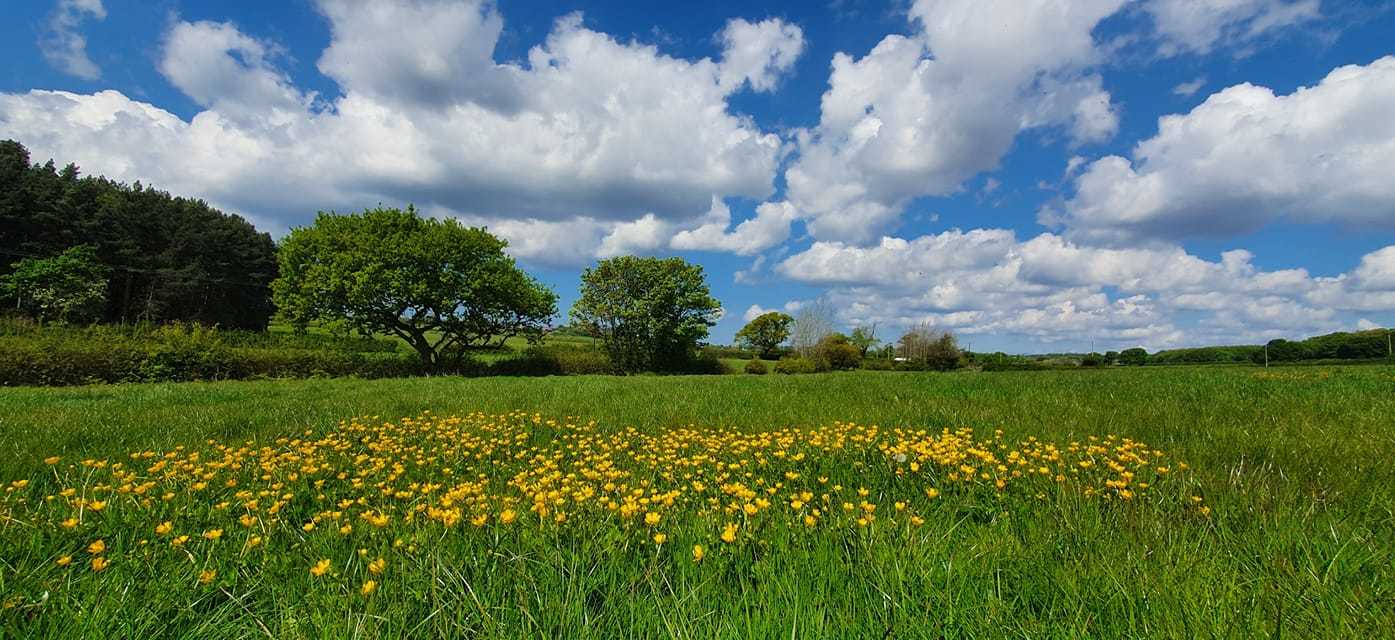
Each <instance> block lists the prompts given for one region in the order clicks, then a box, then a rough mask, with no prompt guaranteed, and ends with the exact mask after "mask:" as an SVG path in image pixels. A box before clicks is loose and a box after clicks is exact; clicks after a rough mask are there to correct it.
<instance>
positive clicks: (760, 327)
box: [736, 311, 794, 358]
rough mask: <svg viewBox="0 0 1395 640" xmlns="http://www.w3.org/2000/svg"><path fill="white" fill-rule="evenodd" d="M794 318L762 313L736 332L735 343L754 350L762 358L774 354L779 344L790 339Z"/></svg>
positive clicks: (777, 312)
mask: <svg viewBox="0 0 1395 640" xmlns="http://www.w3.org/2000/svg"><path fill="white" fill-rule="evenodd" d="M793 322H794V318H793V317H792V316H790V315H789V314H787V313H780V312H779V311H769V312H766V313H762V314H760V315H758V316H756V317H754V318H752V319H751V321H750V322H747V323H746V326H744V327H741V330H740V331H737V332H736V342H737V343H738V344H740V345H741V346H743V347H745V348H747V349H754V350H755V351H756V352H757V354H758V355H760V357H762V358H769V357H771V356H773V355H774V354H775V349H776V348H778V347H779V346H780V343H782V342H784V341H785V340H788V339H789V337H790V324H792V323H793Z"/></svg>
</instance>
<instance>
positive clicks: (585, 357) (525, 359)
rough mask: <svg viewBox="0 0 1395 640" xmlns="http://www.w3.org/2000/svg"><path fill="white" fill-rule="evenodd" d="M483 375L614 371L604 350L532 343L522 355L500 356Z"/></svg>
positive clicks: (599, 372)
mask: <svg viewBox="0 0 1395 640" xmlns="http://www.w3.org/2000/svg"><path fill="white" fill-rule="evenodd" d="M480 373H482V374H483V375H501V376H564V375H593V374H608V373H614V367H613V366H611V363H610V357H609V356H607V355H606V353H605V352H603V351H597V350H592V349H576V348H569V347H530V348H529V349H528V350H527V351H524V352H523V354H522V355H520V356H516V357H513V358H505V359H503V360H497V361H495V362H494V363H492V364H490V365H489V366H488V367H487V368H485V369H484V370H483V371H481V372H480Z"/></svg>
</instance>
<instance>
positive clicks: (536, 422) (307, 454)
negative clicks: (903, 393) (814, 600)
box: [0, 412, 1210, 597]
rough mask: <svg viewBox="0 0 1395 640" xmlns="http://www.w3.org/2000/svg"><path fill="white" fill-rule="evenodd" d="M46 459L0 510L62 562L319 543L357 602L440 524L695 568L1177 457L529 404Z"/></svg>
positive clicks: (215, 575) (100, 567)
mask: <svg viewBox="0 0 1395 640" xmlns="http://www.w3.org/2000/svg"><path fill="white" fill-rule="evenodd" d="M45 463H46V464H47V465H48V466H49V471H50V473H49V474H47V475H45V476H41V477H35V478H32V479H20V480H15V481H12V482H10V483H9V484H8V485H6V489H5V493H4V495H3V497H0V520H4V519H10V520H12V521H19V520H20V519H23V521H24V522H25V523H27V524H30V525H35V526H38V527H42V528H46V529H47V530H50V531H51V533H49V534H46V538H45V540H46V541H47V543H48V544H50V545H51V546H52V547H53V548H52V554H53V556H52V557H53V560H52V562H53V564H54V565H56V566H57V567H60V568H62V570H64V571H73V570H77V569H79V568H80V565H81V564H83V563H80V562H76V561H75V560H76V559H78V558H84V557H85V559H86V561H87V562H86V563H85V564H86V565H87V570H89V571H92V572H102V571H105V570H107V569H108V568H109V567H113V566H119V564H120V562H121V558H122V556H123V555H141V556H142V557H147V558H148V557H150V555H151V554H152V553H165V554H169V555H171V556H176V557H178V558H183V557H185V556H187V558H188V560H189V561H190V562H191V563H192V564H193V565H196V566H195V567H194V568H193V569H191V574H190V575H191V577H192V578H193V580H191V582H197V583H198V584H200V585H212V584H215V583H216V582H217V581H218V579H219V575H228V574H234V575H235V574H236V571H224V572H223V573H222V574H220V573H219V572H218V571H217V570H216V569H215V568H213V567H214V566H215V565H216V566H220V567H228V565H229V564H234V565H236V564H238V563H246V562H251V560H250V559H251V558H252V557H253V556H254V554H258V553H263V554H264V553H269V552H270V551H269V550H272V549H274V550H277V551H278V552H283V553H284V552H288V551H289V552H291V553H299V554H301V557H303V564H301V565H299V566H300V567H301V568H300V569H298V570H297V571H298V572H301V573H300V575H302V576H305V575H307V573H308V575H309V576H310V577H311V579H312V580H335V579H343V578H347V577H349V576H348V575H341V572H340V571H337V570H336V569H335V567H336V566H339V567H341V568H343V567H346V566H348V565H346V564H344V563H342V562H339V561H336V560H334V559H332V558H329V557H321V554H325V555H331V554H333V553H335V550H339V551H338V553H340V554H341V555H343V556H344V557H345V558H346V559H348V560H349V561H351V562H357V565H355V566H357V567H359V569H358V570H357V571H358V573H357V574H355V575H357V576H358V578H359V580H358V581H356V582H355V583H354V584H356V585H357V591H358V593H359V594H360V595H361V596H363V597H368V596H371V595H372V594H374V593H375V592H376V591H378V590H379V589H380V588H381V587H382V586H383V585H382V581H383V580H385V579H387V580H390V579H391V572H390V571H389V570H388V569H389V562H388V560H386V559H384V558H383V557H381V556H377V557H376V559H374V560H372V561H368V560H367V557H368V555H369V551H368V547H374V548H377V549H384V548H389V545H388V544H387V543H386V541H391V545H390V548H391V549H392V550H393V552H394V553H397V554H399V555H407V556H409V555H411V554H412V553H415V552H416V551H417V545H418V544H423V545H425V544H433V542H431V541H436V543H439V541H441V540H444V539H446V537H448V536H493V537H494V539H495V540H496V541H497V539H498V536H501V535H505V536H506V535H526V532H528V531H531V530H548V531H552V530H560V529H564V528H568V527H590V528H592V529H596V528H599V529H609V530H611V531H613V532H618V533H619V535H621V536H625V537H628V538H629V539H631V540H633V541H635V542H636V543H637V544H639V545H642V546H645V547H647V548H649V549H650V551H651V552H652V553H655V554H669V553H676V556H675V557H681V556H688V557H690V558H691V562H692V563H694V564H698V563H702V562H703V561H704V559H705V558H707V557H709V556H711V555H713V554H717V553H720V552H721V551H723V550H726V549H730V548H734V547H739V546H740V545H743V544H749V543H754V542H759V541H760V540H761V539H762V536H764V535H766V534H768V533H770V532H772V531H775V530H777V529H779V528H784V529H785V530H786V531H793V530H797V531H801V532H806V533H802V534H801V535H808V534H810V533H816V532H818V531H820V530H834V531H836V530H844V531H863V530H870V529H874V528H879V527H880V528H883V529H884V528H886V527H894V528H904V529H907V530H910V529H914V528H916V527H920V526H922V525H924V524H925V523H926V522H927V520H928V519H931V518H936V517H937V511H939V510H941V509H952V508H954V505H955V504H956V502H955V501H958V503H957V504H962V503H963V502H965V501H968V502H973V503H976V504H982V503H984V502H985V501H988V502H991V501H994V500H1008V499H1019V500H1036V501H1045V500H1047V498H1048V497H1049V496H1059V495H1065V494H1074V495H1078V496H1083V497H1085V498H1087V499H1098V500H1104V501H1115V502H1119V503H1121V504H1122V503H1127V502H1129V501H1136V500H1138V499H1139V498H1140V496H1142V495H1144V494H1146V493H1148V492H1149V491H1150V489H1153V488H1154V486H1155V485H1156V484H1158V483H1160V482H1163V481H1164V480H1165V479H1168V478H1171V477H1175V476H1177V475H1178V474H1179V473H1180V472H1184V471H1185V470H1186V469H1187V467H1186V465H1185V464H1184V463H1181V462H1173V461H1169V460H1168V459H1167V455H1166V454H1164V453H1163V452H1162V451H1158V450H1156V449H1153V448H1151V447H1149V446H1148V445H1146V444H1144V443H1141V442H1136V441H1133V440H1130V439H1127V438H1119V437H1116V436H1113V435H1107V436H1103V437H1089V438H1086V439H1084V440H1081V441H1072V442H1065V443H1053V442H1046V441H1041V440H1038V439H1037V438H1027V439H1026V440H1021V441H1009V440H1008V439H1006V438H1005V437H1004V436H1003V433H1002V432H1001V431H998V432H994V433H993V434H992V435H990V436H987V437H980V436H979V435H978V434H976V433H975V431H974V430H972V429H956V430H949V429H943V430H939V431H933V430H926V429H914V428H905V427H895V428H884V427H880V426H876V425H861V424H854V423H841V422H840V423H834V424H832V425H829V426H825V427H821V428H811V429H805V428H783V429H772V430H766V431H756V432H747V431H738V430H733V429H726V428H698V427H695V426H686V427H677V428H670V429H664V430H659V431H656V432H653V433H648V432H642V431H639V430H637V429H633V428H626V429H619V430H609V431H608V430H604V429H601V428H599V427H598V426H597V424H596V423H595V422H583V421H580V420H570V419H569V420H554V419H547V418H544V417H543V416H540V415H536V414H529V413H525V412H513V413H507V414H500V415H489V414H483V413H474V414H469V415H463V416H450V417H438V416H435V415H433V414H431V413H429V412H428V413H424V414H422V415H420V416H418V417H415V418H405V419H402V420H399V421H396V422H381V421H379V419H378V418H377V417H373V418H360V419H353V420H348V421H344V422H341V423H339V424H338V425H337V426H336V427H335V428H332V429H328V430H324V431H319V432H317V431H306V432H303V433H301V434H299V435H297V436H294V437H283V438H279V439H276V440H275V441H273V442H265V443H260V444H259V443H254V442H245V443H241V444H230V443H225V442H220V441H216V440H208V441H207V442H205V443H204V445H202V446H198V447H185V446H180V447H175V448H174V449H172V450H169V451H138V452H134V453H131V454H129V455H128V456H127V457H126V458H124V459H85V460H80V461H68V462H65V461H64V460H63V459H62V458H60V457H58V456H54V457H50V458H47V459H45ZM1176 487H1177V488H1176V489H1175V490H1173V491H1172V493H1174V494H1175V493H1177V492H1178V491H1182V492H1183V495H1185V496H1186V497H1185V501H1186V507H1187V508H1189V509H1193V510H1195V511H1197V512H1199V513H1202V514H1209V513H1210V509H1209V507H1207V506H1205V505H1204V504H1202V500H1201V499H1200V498H1199V497H1195V496H1191V495H1190V493H1191V492H1187V491H1185V483H1180V484H1177V485H1176ZM942 505H947V506H942ZM940 515H942V516H943V517H950V516H949V515H946V514H940ZM113 531H128V532H129V531H134V532H136V533H135V534H133V535H122V536H114V535H112V534H111V532H113ZM510 532H514V533H510ZM117 540H119V543H116V542H115V541H117ZM678 541H682V544H681V545H680V546H678V547H677V549H678V550H679V551H677V552H673V551H671V550H670V549H671V548H672V545H670V544H669V543H670V542H678ZM160 549H163V550H164V551H152V550H160ZM354 549H357V556H358V557H359V558H361V560H355V557H354V556H355V553H354V551H353V550H354ZM312 550H313V551H312ZM688 550H690V554H689V551H688ZM394 561H395V560H394Z"/></svg>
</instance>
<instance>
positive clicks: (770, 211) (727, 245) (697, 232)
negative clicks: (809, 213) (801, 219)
mask: <svg viewBox="0 0 1395 640" xmlns="http://www.w3.org/2000/svg"><path fill="white" fill-rule="evenodd" d="M795 217H796V215H795V210H794V206H793V205H791V204H790V203H788V202H765V203H761V204H760V206H757V207H756V216H755V217H754V218H751V219H749V220H745V221H743V222H741V223H740V224H738V225H736V227H735V228H734V229H732V230H731V231H727V230H726V229H727V227H728V226H729V225H730V224H731V209H730V208H728V207H727V205H726V203H724V202H722V201H720V200H717V199H716V198H713V200H712V208H711V209H710V210H709V211H708V213H707V215H706V216H705V217H704V219H703V222H702V224H700V225H699V226H698V227H696V228H694V229H688V230H684V231H680V232H678V233H677V234H676V235H674V236H673V240H672V242H671V246H672V247H673V248H674V249H679V250H687V251H726V252H730V253H735V254H738V255H743V256H744V255H752V254H755V253H758V252H760V251H764V250H765V249H768V248H770V247H773V246H775V245H777V244H780V243H781V242H784V241H785V239H786V238H788V237H789V235H790V223H792V222H794V219H795Z"/></svg>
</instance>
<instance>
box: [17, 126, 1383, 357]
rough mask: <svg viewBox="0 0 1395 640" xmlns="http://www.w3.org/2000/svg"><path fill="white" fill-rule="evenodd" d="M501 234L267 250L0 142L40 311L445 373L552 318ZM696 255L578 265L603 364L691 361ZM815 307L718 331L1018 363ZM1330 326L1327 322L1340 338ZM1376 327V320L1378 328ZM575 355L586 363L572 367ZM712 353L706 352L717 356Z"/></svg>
mask: <svg viewBox="0 0 1395 640" xmlns="http://www.w3.org/2000/svg"><path fill="white" fill-rule="evenodd" d="M506 247H507V243H506V242H505V241H504V240H502V239H500V238H498V237H496V236H494V235H493V234H491V233H489V231H488V230H487V229H484V228H473V227H467V226H464V225H462V224H460V223H459V222H458V221H456V220H453V219H436V218H429V217H423V216H421V215H419V214H418V213H417V211H416V210H415V209H413V208H412V207H411V206H408V207H407V208H406V209H405V210H402V209H394V208H382V207H379V208H375V209H369V210H366V211H363V212H362V213H354V214H347V215H345V214H336V213H320V214H319V215H318V216H317V217H316V219H315V220H314V222H313V223H312V224H310V225H308V226H305V227H300V228H296V229H293V230H292V231H291V232H290V233H289V234H288V235H287V236H286V237H285V238H283V239H282V241H281V242H280V244H279V246H278V245H277V244H275V243H273V242H272V240H271V237H270V236H269V235H268V234H265V233H259V232H257V231H256V229H255V228H254V227H253V226H252V225H251V224H250V223H248V222H247V221H246V220H244V219H242V218H241V217H238V216H235V215H229V214H225V213H223V212H221V211H218V210H217V209H214V208H212V207H210V206H209V205H208V204H207V203H204V202H203V201H201V200H194V199H188V198H181V197H176V196H172V195H170V194H168V193H165V192H163V191H158V190H155V189H149V188H145V187H143V186H142V185H141V184H140V183H138V182H137V183H135V184H133V185H129V186H128V185H124V184H121V183H117V182H113V181H110V180H107V179H105V178H102V177H83V176H80V175H79V171H78V168H77V167H76V166H74V165H72V164H69V165H67V166H65V167H64V168H62V169H58V168H57V167H56V166H55V164H54V163H53V161H51V160H50V161H49V162H47V163H45V164H32V163H31V162H30V158H29V154H28V151H27V150H26V149H25V148H24V147H23V146H22V145H20V144H19V143H17V142H14V141H4V142H0V252H3V254H5V255H6V256H9V257H10V258H14V260H13V261H11V260H0V304H5V305H7V307H8V308H9V309H11V310H13V311H14V312H18V313H20V314H23V315H28V316H30V317H33V318H34V319H36V320H38V321H39V322H40V323H43V322H58V323H71V324H82V323H93V322H97V323H123V324H124V323H151V324H157V325H158V324H163V323H169V322H176V321H177V322H190V323H195V324H198V325H204V326H218V327H222V328H225V329H253V330H263V329H265V328H266V327H267V325H268V323H269V321H270V320H271V318H272V317H273V314H275V315H276V316H278V317H280V318H281V319H283V320H284V321H286V322H288V323H289V324H290V325H291V326H292V327H293V328H295V329H296V330H297V331H298V332H304V331H305V330H306V329H307V328H308V327H309V326H310V325H311V324H315V325H318V326H326V327H329V328H330V329H331V330H332V331H334V332H336V333H340V334H347V333H349V332H354V333H358V334H359V335H360V336H364V337H371V336H383V335H388V336H396V337H397V338H400V339H401V340H402V342H404V343H406V344H407V345H409V346H410V347H411V349H412V350H413V351H414V352H415V353H416V354H417V356H418V358H419V359H420V365H421V367H422V368H423V370H425V371H428V372H455V371H461V370H464V369H465V368H468V366H470V361H471V359H472V355H473V354H474V353H476V352H477V351H478V350H481V349H491V348H492V349H499V348H502V347H503V346H504V344H505V342H506V341H507V340H509V339H512V338H523V339H524V340H526V341H527V342H529V343H531V344H535V345H536V344H538V343H540V342H541V341H542V339H543V337H544V336H545V335H546V334H547V333H549V332H550V331H553V330H554V328H553V327H552V325H551V323H552V320H553V318H554V317H555V316H556V315H557V313H558V308H557V300H558V297H557V295H556V293H554V292H553V291H551V290H550V289H548V288H547V287H545V286H544V285H542V284H541V283H540V282H538V281H537V280H536V279H534V278H533V277H532V276H530V275H528V274H527V273H525V272H524V271H523V270H521V269H520V268H519V267H518V266H517V264H516V263H515V261H514V259H513V258H512V257H510V256H509V255H508V254H507V253H506V251H505V249H506ZM721 311H722V310H721V305H720V303H719V302H718V301H717V300H716V299H715V298H714V297H713V296H712V294H711V291H710V289H709V287H708V285H707V282H706V277H705V275H704V273H703V269H702V267H701V266H699V265H695V264H690V263H688V262H686V261H684V260H682V259H681V258H656V257H636V256H620V257H615V258H610V259H606V260H601V261H600V262H598V263H597V264H596V265H594V266H593V267H591V268H588V269H586V270H585V271H584V272H583V273H582V276H581V290H580V296H579V297H578V299H577V300H576V302H575V304H573V305H572V308H571V310H570V320H571V326H570V327H569V330H570V331H572V332H575V333H581V334H584V335H587V336H591V337H593V338H595V339H596V341H597V342H598V343H599V344H600V345H601V346H602V347H603V348H604V350H605V352H606V355H607V356H608V361H609V366H610V367H611V368H613V370H616V371H620V372H637V371H695V370H701V369H703V368H704V367H708V366H710V365H711V363H706V364H704V362H703V357H702V354H701V352H700V350H699V347H700V346H701V345H702V343H703V342H704V341H705V340H706V339H707V337H708V333H709V329H710V328H711V327H712V326H713V325H715V324H716V322H717V320H718V319H719V318H720V314H721ZM835 327H836V323H835V314H834V312H833V310H832V309H830V308H829V307H828V306H826V305H825V304H822V303H813V304H809V305H806V306H804V307H802V308H800V309H799V310H797V311H796V312H795V314H794V315H790V314H786V313H782V312H769V313H764V314H762V315H760V316H758V317H756V318H754V319H752V320H751V321H750V322H748V323H747V324H746V325H745V326H744V327H742V328H741V330H740V331H738V332H737V333H736V340H737V342H738V344H740V345H741V346H742V347H743V348H745V349H748V350H749V351H750V352H752V353H754V354H755V355H756V356H757V357H756V358H755V359H752V361H751V362H749V363H748V364H747V365H746V367H747V371H748V372H750V373H764V372H765V370H766V365H765V364H764V362H762V360H761V359H777V358H778V361H777V362H776V364H775V366H774V368H775V371H777V372H783V373H804V372H817V371H831V370H843V369H856V368H873V369H878V368H880V369H902V370H949V369H955V368H959V367H962V366H965V365H967V364H970V363H973V364H977V365H978V366H980V367H982V368H985V369H1011V368H1031V366H1032V363H1030V362H1022V361H1020V360H1021V358H1020V357H1015V356H1007V355H1005V354H971V353H967V352H965V351H963V350H961V349H960V348H959V346H958V344H957V342H956V340H955V337H954V335H953V334H951V333H949V332H947V331H944V330H941V329H938V328H936V327H934V326H932V325H929V324H920V325H916V326H913V327H911V328H910V329H909V330H907V331H905V332H904V333H903V334H901V335H900V336H899V337H898V338H897V339H896V340H895V341H888V342H883V341H882V340H881V339H880V338H879V337H878V336H877V326H876V325H875V324H872V325H864V326H858V327H855V328H853V329H852V331H851V332H850V333H848V334H843V333H840V332H837V331H835ZM1343 335H1345V334H1343ZM1381 335H1384V334H1381ZM1385 339H1386V344H1385V345H1380V344H1377V343H1378V342H1380V336H1377V335H1376V334H1371V335H1369V336H1363V337H1362V338H1360V339H1359V340H1352V339H1347V338H1341V337H1339V336H1337V335H1336V334H1334V335H1333V336H1325V337H1320V338H1314V339H1312V340H1309V341H1305V342H1302V343H1289V342H1286V341H1282V340H1280V341H1274V342H1271V343H1270V344H1269V345H1268V347H1269V348H1268V349H1264V348H1263V347H1238V348H1213V349H1210V350H1205V349H1202V350H1182V351H1173V352H1161V353H1158V354H1154V355H1152V356H1150V355H1149V354H1148V353H1147V352H1146V351H1144V350H1143V349H1141V348H1135V349H1128V350H1125V351H1123V352H1112V351H1111V352H1109V353H1107V354H1093V353H1092V354H1088V355H1086V356H1085V357H1084V358H1082V359H1081V360H1080V363H1079V364H1081V365H1083V366H1101V365H1110V364H1122V365H1128V364H1153V363H1163V362H1169V361H1172V360H1173V359H1176V360H1177V361H1190V360H1191V359H1192V358H1200V357H1203V356H1204V357H1213V358H1221V357H1224V358H1226V359H1227V360H1229V361H1241V360H1244V359H1247V358H1248V359H1250V360H1252V361H1258V360H1257V358H1258V355H1259V353H1260V352H1261V351H1264V352H1265V353H1268V354H1269V356H1268V357H1269V358H1270V359H1272V360H1276V361H1284V360H1296V359H1308V358H1312V357H1329V358H1350V357H1358V356H1359V357H1380V355H1382V354H1378V353H1377V352H1378V351H1380V347H1381V346H1385V348H1386V350H1387V351H1388V349H1389V346H1388V341H1389V336H1388V335H1387V336H1385ZM586 366H587V367H593V366H594V365H593V364H589V363H587V364H586ZM719 366H720V365H718V367H719Z"/></svg>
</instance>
